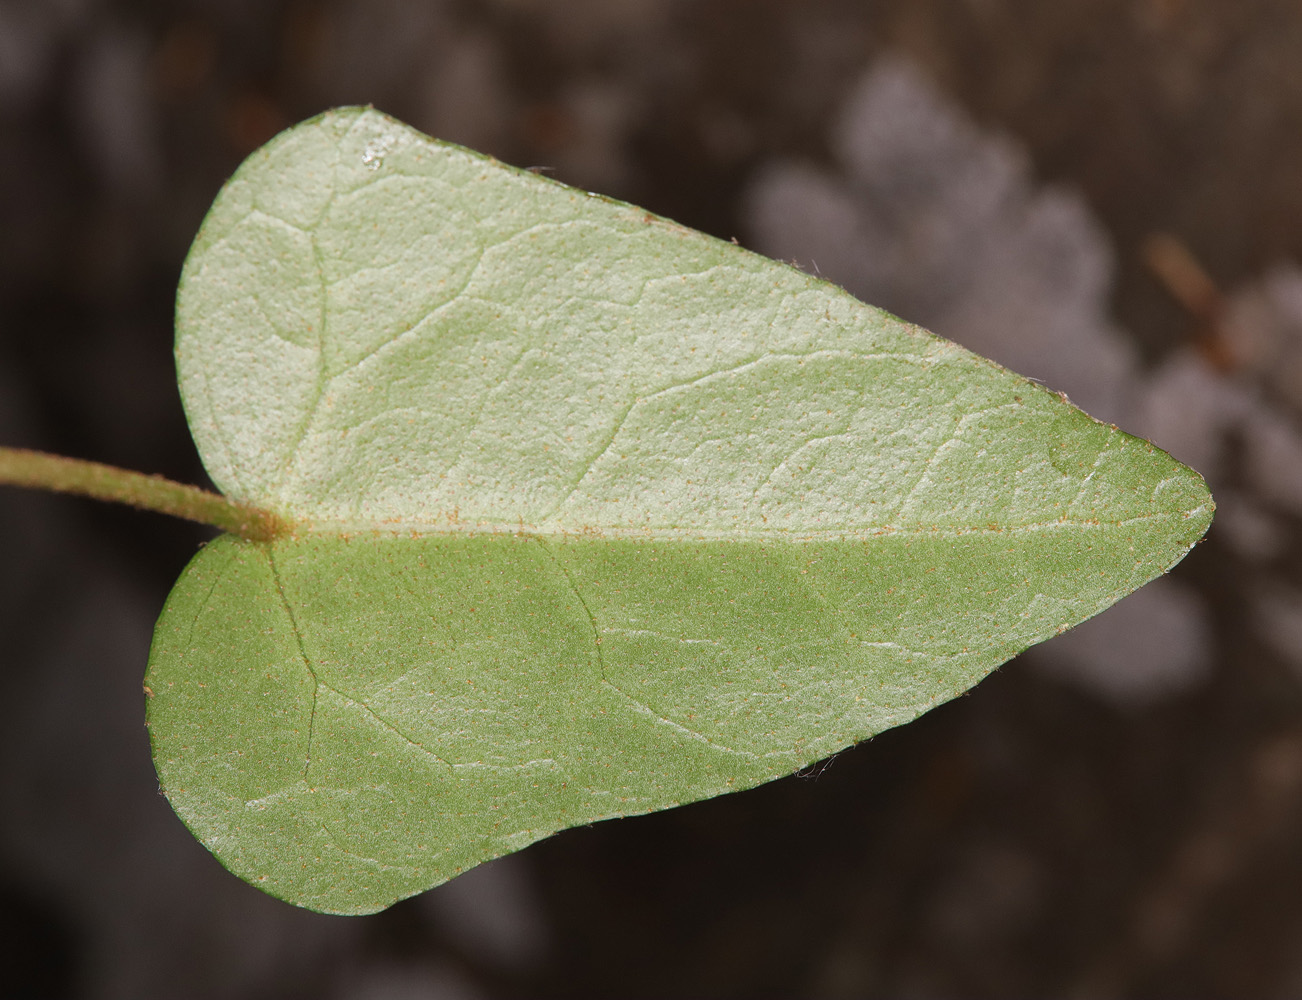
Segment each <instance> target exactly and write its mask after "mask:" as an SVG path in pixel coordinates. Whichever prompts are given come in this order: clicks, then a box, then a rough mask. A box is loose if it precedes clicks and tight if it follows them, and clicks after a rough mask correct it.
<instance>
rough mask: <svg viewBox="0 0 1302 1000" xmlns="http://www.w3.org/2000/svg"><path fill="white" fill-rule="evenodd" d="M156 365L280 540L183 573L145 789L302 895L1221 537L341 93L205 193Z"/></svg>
mask: <svg viewBox="0 0 1302 1000" xmlns="http://www.w3.org/2000/svg"><path fill="white" fill-rule="evenodd" d="M177 361H178V368H179V372H180V384H181V390H182V394H183V397H184V400H185V404H186V410H187V413H188V415H189V419H190V424H191V427H192V430H193V432H194V436H195V440H196V443H197V444H198V446H199V449H200V453H201V455H202V456H203V459H204V462H205V464H206V466H207V468H208V470H209V473H210V474H211V475H212V478H213V480H214V482H216V483H217V485H218V486H219V487H220V488H221V489H222V490H223V492H225V493H226V494H227V495H229V496H231V497H233V498H234V499H237V500H241V501H245V502H248V503H251V504H254V505H257V506H259V507H263V508H266V509H269V510H272V511H274V512H276V513H277V514H278V515H280V516H281V517H283V518H285V519H286V520H287V521H288V522H290V523H291V524H293V525H294V529H293V531H292V532H291V533H290V534H288V535H286V536H285V537H283V538H281V539H279V540H277V541H275V542H271V543H250V542H244V541H240V540H238V539H235V538H233V537H229V536H226V537H223V538H221V539H219V540H218V541H216V542H214V543H213V544H211V545H209V546H208V547H207V548H205V549H204V550H203V551H201V552H200V553H199V554H198V556H196V558H195V559H194V561H193V562H192V563H191V565H190V566H189V567H188V568H187V569H186V571H185V573H184V574H183V575H182V577H181V579H180V581H179V582H178V583H177V585H176V588H175V589H174V591H173V593H172V595H171V597H170V598H169V600H168V602H167V606H166V608H165V609H164V611H163V615H162V617H161V618H160V620H159V623H158V628H157V632H156V635H155V641H154V647H153V650H152V651H151V656H150V667H149V675H148V679H147V681H148V684H149V686H150V688H151V689H152V691H153V692H154V695H155V697H154V698H152V699H151V700H150V703H149V723H150V731H151V736H152V740H153V745H154V755H155V761H156V764H157V767H158V771H159V776H160V779H161V781H162V785H163V788H164V791H165V792H166V793H167V795H168V797H169V798H170V800H171V801H172V804H173V805H174V807H175V808H176V810H177V812H178V813H179V814H180V815H181V817H182V818H183V819H184V820H185V822H186V823H187V824H188V825H189V826H190V828H191V829H192V830H193V831H194V832H195V834H196V835H197V836H198V837H199V838H200V839H201V840H202V841H203V842H204V843H205V844H206V845H207V846H208V847H209V848H210V849H211V850H212V851H213V853H214V854H216V856H217V857H218V858H219V859H220V860H221V861H222V863H223V864H225V865H226V866H227V867H228V868H230V869H231V870H232V871H233V872H235V873H236V874H238V875H240V876H241V877H242V878H244V879H246V880H248V881H250V882H251V883H253V884H254V885H257V886H259V887H260V888H263V889H265V890H266V891H268V892H270V893H272V894H273V895H276V896H278V897H281V898H283V899H286V900H289V901H291V902H294V903H297V904H300V905H303V906H308V907H311V908H313V909H318V910H323V911H327V912H336V913H365V912H372V911H374V910H377V909H381V908H383V907H385V906H387V905H389V904H391V903H392V902H394V901H396V900H398V899H401V898H403V897H405V896H409V895H412V894H413V893H417V892H420V891H422V890H424V889H427V888H429V887H431V886H433V885H437V884H438V883H440V882H443V881H445V880H446V879H448V878H451V877H453V876H454V875H456V874H458V873H459V872H461V871H463V870H465V869H466V868H469V867H471V866H473V865H475V864H477V863H479V862H481V861H484V860H487V859H489V858H492V857H496V856H499V855H501V854H503V853H506V852H508V851H512V850H516V849H518V848H520V847H523V846H525V845H526V844H528V843H531V842H532V841H534V840H537V839H539V838H541V837H545V836H547V835H548V834H550V833H553V832H555V831H556V830H559V829H562V828H564V827H567V826H572V825H575V824H580V823H587V822H591V821H593V820H597V819H603V818H607V817H613V816H622V815H629V814H633V813H641V812H647V811H650V810H654V809H662V808H667V807H669V806H674V805H678V804H681V803H684V802H689V801H693V800H696V799H700V798H704V797H708V796H711V795H716V794H719V793H721V792H726V791H733V790H739V789H743V788H748V787H751V786H754V785H756V784H759V783H761V782H764V781H768V780H771V779H773V778H776V777H780V776H782V775H786V774H790V773H791V772H793V771H795V770H797V769H799V768H801V767H803V766H805V765H807V764H809V763H811V762H813V761H816V760H819V759H821V758H823V757H826V756H828V755H829V754H831V753H834V752H836V751H837V750H839V749H841V748H843V747H846V746H848V745H850V744H852V743H854V742H856V741H859V740H862V739H865V738H867V737H869V736H871V735H872V734H873V733H876V732H880V731H881V730H883V729H885V728H888V727H890V726H894V725H898V724H900V723H902V722H906V721H908V720H910V719H912V718H914V717H916V716H917V715H919V714H920V713H921V712H924V711H926V710H927V709H928V708H931V707H933V706H934V705H936V704H939V703H940V702H943V701H945V700H947V699H949V698H952V697H954V696H955V695H957V694H959V693H961V692H962V691H964V690H966V689H967V688H969V687H970V686H972V685H973V684H975V683H976V682H977V681H978V680H980V679H981V678H982V677H983V676H985V674H987V673H988V672H989V671H990V670H992V669H993V668H994V667H996V666H997V665H998V664H1000V663H1002V662H1004V661H1005V660H1007V659H1009V658H1010V657H1012V656H1014V655H1015V654H1017V653H1018V652H1020V651H1021V650H1023V649H1025V648H1026V647H1027V646H1029V645H1031V644H1033V643H1035V642H1039V641H1041V640H1042V639H1045V638H1048V637H1049V636H1052V635H1054V634H1056V633H1058V632H1060V631H1062V630H1064V629H1066V628H1069V627H1071V626H1072V625H1074V624H1076V623H1078V622H1080V621H1082V620H1083V619H1085V618H1088V617H1090V616H1091V615H1094V614H1096V613H1098V612H1099V611H1101V610H1103V609H1104V608H1105V607H1107V606H1108V605H1110V604H1111V603H1113V602H1114V601H1116V600H1118V599H1120V598H1121V597H1122V596H1124V595H1125V594H1127V593H1129V592H1130V591H1131V590H1133V589H1135V588H1136V587H1139V586H1141V585H1142V584H1143V583H1145V582H1146V581H1148V580H1150V579H1152V578H1153V577H1154V576H1156V575H1158V574H1160V573H1162V572H1163V571H1165V570H1166V569H1168V568H1170V566H1172V565H1173V564H1174V563H1175V562H1177V561H1179V559H1180V558H1181V557H1182V556H1183V555H1184V554H1185V553H1186V552H1187V551H1188V549H1189V548H1190V547H1191V546H1192V545H1193V544H1194V542H1195V541H1196V540H1197V539H1198V538H1200V537H1201V536H1202V534H1203V533H1204V532H1205V530H1206V528H1207V525H1208V523H1209V521H1210V517H1211V511H1212V505H1211V498H1210V496H1209V495H1208V493H1207V490H1206V487H1205V486H1204V484H1203V482H1202V480H1201V479H1200V478H1199V477H1198V475H1197V474H1196V473H1194V472H1192V471H1191V470H1189V469H1187V468H1185V467H1184V466H1181V465H1180V464H1178V463H1177V462H1175V461H1174V460H1173V459H1171V458H1170V457H1169V456H1167V455H1166V454H1164V453H1163V452H1161V451H1159V450H1158V449H1156V448H1154V447H1153V446H1152V445H1150V444H1148V443H1147V442H1144V441H1140V440H1138V439H1136V438H1133V437H1130V436H1128V435H1126V434H1124V433H1122V432H1120V431H1118V430H1117V429H1116V428H1114V427H1110V426H1106V425H1103V424H1101V423H1099V422H1097V421H1095V420H1093V419H1092V418H1090V417H1089V416H1087V415H1086V414H1084V413H1081V412H1080V411H1079V410H1077V409H1075V408H1074V407H1072V406H1070V405H1069V404H1067V403H1065V402H1063V401H1062V400H1060V399H1059V398H1058V397H1057V396H1055V395H1053V394H1051V393H1049V392H1047V391H1045V390H1044V389H1043V388H1041V387H1039V386H1037V385H1035V384H1034V383H1031V382H1029V381H1028V380H1026V379H1024V378H1022V377H1020V376H1018V375H1015V374H1013V373H1011V372H1007V371H1005V370H1003V369H1001V368H999V367H998V366H996V365H994V364H993V363H991V362H989V361H985V360H983V359H981V358H978V357H976V356H975V355H972V354H970V353H969V352H967V351H964V350H962V349H961V348H959V347H957V346H955V345H953V344H951V343H948V342H946V341H943V340H940V339H938V338H935V337H933V336H932V335H930V334H928V333H926V332H925V331H922V330H919V329H918V328H916V327H913V326H910V325H908V324H906V323H903V322H901V321H899V320H897V319H895V318H894V317H891V316H889V315H887V314H885V313H883V312H881V311H880V310H876V309H873V308H871V307H869V306H866V305H863V304H862V303H859V302H857V301H855V300H854V299H853V298H851V297H850V296H848V295H846V294H845V293H844V292H842V291H840V290H839V289H837V288H835V287H833V286H831V285H828V284H826V283H824V282H821V281H818V280H816V279H813V278H810V277H809V276H807V275H804V274H802V273H800V272H798V271H796V270H794V269H792V268H789V267H786V266H784V265H781V264H777V263H774V262H772V261H769V260H766V259H764V258H761V257H758V256H756V255H753V254H750V253H747V252H746V251H744V250H741V249H740V248H738V247H736V246H733V245H731V244H727V243H722V242H720V241H717V240H714V239H711V238H709V237H706V236H703V235H701V234H699V233H695V232H692V231H690V230H686V229H684V228H682V227H680V226H677V225H675V224H673V223H671V222H668V221H666V220H664V219H661V218H658V217H656V216H653V215H650V214H648V213H646V212H644V211H643V210H641V209H638V208H635V207H633V206H630V205H625V204H622V203H618V202H613V201H610V200H608V199H604V198H600V197H596V196H592V195H588V194H585V193H583V192H580V191H576V190H574V189H571V188H568V187H564V186H562V185H559V184H556V183H553V182H551V181H548V180H546V179H543V178H540V177H537V176H535V175H533V174H530V173H527V172H523V171H518V170H513V169H511V168H508V167H504V166H502V165H500V164H498V163H496V162H495V161H493V160H491V159H488V158H486V157H483V156H480V155H479V154H476V153H472V152H470V151H468V150H464V149H461V148H459V147H456V146H451V145H448V144H444V143H439V142H436V141H434V140H431V139H429V138H427V137H425V136H423V135H421V134H419V133H417V132H415V131H413V130H411V129H409V128H407V127H406V126H404V125H401V124H400V123H398V122H395V121H393V120H392V119H390V118H387V117H385V116H384V115H381V114H379V113H377V112H374V111H371V110H367V109H344V110H340V111H335V112H330V113H327V114H326V115H323V116H321V117H319V118H316V119H313V120H312V121H309V122H306V123H304V124H303V125H300V126H297V127H295V128H293V129H291V130H289V131H288V132H286V133H283V134H282V135H280V136H279V137H277V138H276V139H275V140H273V141H272V142H271V143H270V144H269V145H268V146H266V147H264V148H263V149H262V150H260V151H258V152H257V153H255V154H254V155H253V156H252V157H250V159H249V160H248V161H246V163H245V164H244V166H242V167H241V168H240V170H239V172H238V173H237V174H236V175H235V177H234V178H232V180H231V181H230V182H229V183H228V184H227V185H226V187H225V188H224V189H223V191H222V193H221V194H220V195H219V197H218V199H217V201H216V203H215V204H214V206H213V209H212V211H211V213H210V214H209V216H208V218H207V220H206V221H205V223H204V226H203V229H202V230H201V232H200V233H199V236H198V237H197V239H196V241H195V245H194V247H193V249H192V250H191V253H190V257H189V259H188V261H187V263H186V268H185V272H184V274H183V276H182V282H181V289H180V294H179V297H178V306H177Z"/></svg>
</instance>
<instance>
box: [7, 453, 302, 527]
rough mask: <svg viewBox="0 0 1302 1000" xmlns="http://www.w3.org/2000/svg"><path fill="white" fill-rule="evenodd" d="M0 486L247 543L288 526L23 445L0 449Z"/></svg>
mask: <svg viewBox="0 0 1302 1000" xmlns="http://www.w3.org/2000/svg"><path fill="white" fill-rule="evenodd" d="M0 485H8V486H26V487H30V488H32V489H38V490H53V491H55V492H57V493H75V494H78V495H80V496H86V497H93V498H94V499H96V500H110V501H113V502H115V503H124V504H129V505H130V506H132V507H139V508H140V509H141V510H152V511H157V512H158V513H160V514H171V515H172V516H173V517H184V518H186V519H188V520H190V521H198V522H199V523H200V524H208V525H211V526H212V527H214V528H220V529H221V530H222V531H229V532H230V533H231V534H233V535H239V536H240V537H241V538H243V539H246V540H247V541H250V542H269V541H272V540H273V539H275V538H277V537H279V536H280V535H283V534H284V533H285V532H286V531H287V530H288V526H287V525H286V524H285V522H284V521H282V520H281V519H280V518H279V517H277V516H276V515H275V514H273V513H271V512H270V511H266V510H260V509H259V508H257V507H250V506H248V505H246V504H242V503H236V502H235V501H233V500H228V499H226V497H224V496H220V495H218V494H216V493H209V492H208V491H207V490H201V489H199V487H197V486H186V485H184V484H182V483H174V482H172V480H170V479H164V478H163V477H162V476H147V475H145V474H144V473H142V472H129V471H127V470H126V469H118V468H115V467H114V466H112V465H101V464H100V463H99V462H86V461H83V460H81V459H76V458H63V457H62V456H60V455H47V454H45V453H44V452H40V451H27V450H26V449H23V448H0Z"/></svg>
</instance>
